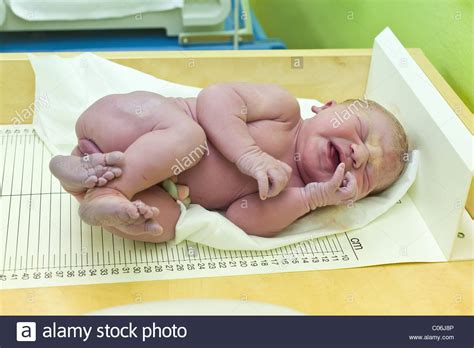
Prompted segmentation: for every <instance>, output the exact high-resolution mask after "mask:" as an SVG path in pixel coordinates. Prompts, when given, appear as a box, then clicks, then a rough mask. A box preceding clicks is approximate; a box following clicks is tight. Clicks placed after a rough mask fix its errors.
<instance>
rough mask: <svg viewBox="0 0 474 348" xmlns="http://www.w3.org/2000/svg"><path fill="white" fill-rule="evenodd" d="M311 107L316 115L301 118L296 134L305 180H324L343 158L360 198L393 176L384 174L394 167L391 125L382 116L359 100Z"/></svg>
mask: <svg viewBox="0 0 474 348" xmlns="http://www.w3.org/2000/svg"><path fill="white" fill-rule="evenodd" d="M349 105H352V106H351V107H350V108H349ZM312 110H313V112H314V113H315V114H316V115H315V116H314V117H313V118H311V119H309V120H305V122H304V126H303V127H302V129H301V130H300V134H299V136H298V138H299V140H298V150H297V151H298V152H299V153H300V155H301V161H300V163H299V164H298V168H299V170H300V172H301V175H302V177H303V180H304V181H305V182H313V181H316V182H323V181H328V180H329V179H330V178H331V177H332V176H333V174H334V171H335V169H336V167H337V165H338V164H339V163H341V162H344V164H345V170H346V172H347V171H350V172H351V173H352V174H353V175H354V177H355V178H356V180H357V187H358V194H357V199H360V198H363V197H365V196H366V195H368V194H369V193H370V192H371V191H372V190H374V189H375V188H377V187H380V185H381V184H382V183H383V182H384V181H386V180H387V177H392V176H393V175H387V173H388V171H394V170H396V166H395V164H394V163H395V162H396V159H395V158H393V154H392V155H391V152H393V151H390V148H391V147H392V139H393V128H392V127H393V126H392V125H391V124H390V123H389V121H388V120H387V119H386V118H385V117H377V115H376V114H375V113H377V112H376V111H369V110H368V108H367V105H366V104H365V101H363V100H362V101H355V102H353V103H352V104H337V103H335V102H329V103H326V104H325V105H324V106H323V107H315V106H313V108H312ZM369 113H371V114H370V116H369V115H368V114H369ZM390 162H392V163H390Z"/></svg>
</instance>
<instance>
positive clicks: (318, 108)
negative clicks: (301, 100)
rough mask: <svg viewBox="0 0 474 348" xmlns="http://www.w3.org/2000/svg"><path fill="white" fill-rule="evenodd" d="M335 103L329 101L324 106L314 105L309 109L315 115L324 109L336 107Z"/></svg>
mask: <svg viewBox="0 0 474 348" xmlns="http://www.w3.org/2000/svg"><path fill="white" fill-rule="evenodd" d="M336 104H337V102H336V101H335V100H330V101H328V102H326V104H324V105H322V106H316V105H313V106H312V107H311V111H312V112H314V113H315V114H317V113H318V112H320V111H322V110H324V109H327V108H330V107H331V106H334V105H336Z"/></svg>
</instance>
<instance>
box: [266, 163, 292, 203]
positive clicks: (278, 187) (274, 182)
mask: <svg viewBox="0 0 474 348" xmlns="http://www.w3.org/2000/svg"><path fill="white" fill-rule="evenodd" d="M268 177H269V179H270V182H271V187H270V191H269V192H268V197H274V196H276V195H278V194H279V193H280V192H281V191H282V190H283V189H284V188H285V186H286V184H287V183H288V176H287V174H286V172H285V171H284V170H283V169H282V170H278V169H270V170H269V171H268Z"/></svg>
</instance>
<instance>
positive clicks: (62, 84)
mask: <svg viewBox="0 0 474 348" xmlns="http://www.w3.org/2000/svg"><path fill="white" fill-rule="evenodd" d="M31 61H32V63H33V68H34V70H35V74H36V95H37V96H38V99H39V98H40V97H43V98H45V100H47V102H48V106H47V107H46V106H45V107H40V108H38V110H37V112H36V114H35V118H34V126H35V128H36V130H37V131H38V134H39V135H40V137H41V138H42V139H43V141H44V142H45V143H46V144H47V145H49V146H50V148H51V150H52V152H53V154H57V153H59V151H61V152H63V153H64V152H65V153H68V154H69V153H70V152H71V149H72V148H73V147H74V146H75V145H76V142H77V138H76V136H75V134H74V125H75V122H76V120H77V118H78V117H79V115H80V114H81V113H82V111H84V110H85V109H86V108H87V107H88V106H89V105H90V104H91V103H92V102H93V101H95V100H97V99H99V98H100V97H102V96H104V95H107V94H111V93H125V92H130V91H134V90H147V91H153V92H157V93H160V94H162V95H165V96H182V97H183V96H188V97H190V96H196V95H197V94H198V93H199V91H200V90H201V89H200V88H195V87H189V86H183V85H180V84H175V83H171V82H168V81H165V80H160V79H157V78H155V77H153V76H150V75H146V74H143V73H141V72H139V71H136V70H134V69H130V68H127V67H124V66H121V65H119V64H116V63H113V62H110V61H108V60H106V59H103V58H101V57H98V56H96V55H93V54H83V55H80V56H77V57H74V58H60V57H58V56H40V57H37V56H31ZM301 103H302V105H301V109H302V110H303V112H304V113H305V115H306V116H308V114H309V115H310V114H311V109H310V106H311V105H314V104H315V103H316V101H312V100H302V101H301ZM111 131H113V128H112V129H111ZM417 163H418V156H417V155H416V153H415V155H414V156H413V160H412V161H411V162H410V163H409V165H408V167H407V170H406V171H405V173H404V174H403V175H402V177H401V178H400V179H399V180H398V181H397V183H396V184H395V185H393V186H392V187H391V188H390V189H389V190H387V191H385V192H384V193H381V194H379V195H377V196H374V197H368V198H366V199H364V200H362V201H359V202H356V203H355V204H354V205H353V206H337V207H327V208H324V209H318V210H317V211H315V212H313V213H311V214H308V215H307V216H305V217H303V218H301V219H300V220H298V221H297V222H296V223H294V224H292V225H291V226H289V227H288V228H286V229H285V230H284V231H283V232H282V233H281V234H279V235H278V236H277V237H273V238H263V237H256V236H250V235H248V234H246V233H245V232H244V231H243V230H242V229H240V228H239V227H237V226H236V225H234V224H233V223H232V222H230V221H229V220H228V219H226V218H225V217H224V216H223V215H222V214H220V213H218V212H212V211H209V210H206V209H204V208H203V207H201V206H199V205H197V204H191V206H190V207H189V209H186V208H185V207H184V206H182V205H181V211H182V213H181V216H180V218H179V220H178V224H177V226H176V242H177V243H179V242H181V241H183V240H189V241H193V242H197V243H200V244H205V245H208V246H211V247H214V248H219V249H225V250H264V249H273V248H277V247H280V246H283V245H288V244H293V243H297V242H300V241H304V240H308V239H312V238H315V237H321V236H326V235H330V234H334V233H339V232H344V231H349V230H353V229H355V228H360V227H362V226H365V225H367V224H368V223H369V222H370V221H373V220H374V219H375V218H377V217H378V216H380V215H381V214H383V213H385V212H386V211H387V210H389V209H390V208H391V207H392V206H393V205H395V203H396V202H397V201H398V200H399V199H401V198H402V197H403V195H404V194H405V193H406V191H407V190H408V188H409V187H410V185H411V184H412V183H413V181H414V180H415V177H416V167H417Z"/></svg>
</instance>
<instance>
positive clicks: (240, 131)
mask: <svg viewBox="0 0 474 348" xmlns="http://www.w3.org/2000/svg"><path fill="white" fill-rule="evenodd" d="M196 110H197V119H198V122H199V124H200V125H201V126H202V127H203V128H204V130H205V132H206V136H207V138H208V139H209V140H210V141H211V143H212V144H213V145H214V146H215V147H216V148H217V149H218V150H219V152H221V153H222V155H223V156H224V157H225V158H227V159H228V160H229V161H230V162H232V163H235V164H236V165H237V167H238V168H239V170H240V171H242V172H243V173H244V174H247V175H249V176H252V177H254V178H255V179H256V180H257V181H258V184H259V191H260V197H261V198H262V199H265V198H266V197H272V196H275V195H277V194H278V193H279V192H280V191H281V190H282V189H283V188H284V187H285V186H286V183H287V182H288V179H289V177H290V174H291V167H290V166H288V165H287V164H285V163H283V162H281V161H278V160H277V159H275V158H273V157H272V156H270V155H269V154H267V153H265V152H263V151H262V150H261V149H260V148H259V147H258V146H257V144H256V142H255V140H254V139H253V138H252V136H251V135H250V134H249V130H248V127H247V123H250V122H254V121H259V120H272V121H275V122H279V123H281V124H282V129H287V130H291V129H292V128H293V127H295V125H296V124H297V123H298V121H299V120H300V117H299V105H298V102H297V100H296V98H294V97H293V96H292V95H291V94H290V93H289V92H288V91H286V90H284V89H283V88H281V87H279V86H277V85H271V84H256V83H243V82H233V83H221V84H214V85H211V86H209V87H206V88H204V89H203V90H202V91H201V92H200V93H199V95H198V98H197V106H196ZM269 181H270V183H269ZM270 185H271V187H270V190H269V186H270Z"/></svg>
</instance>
